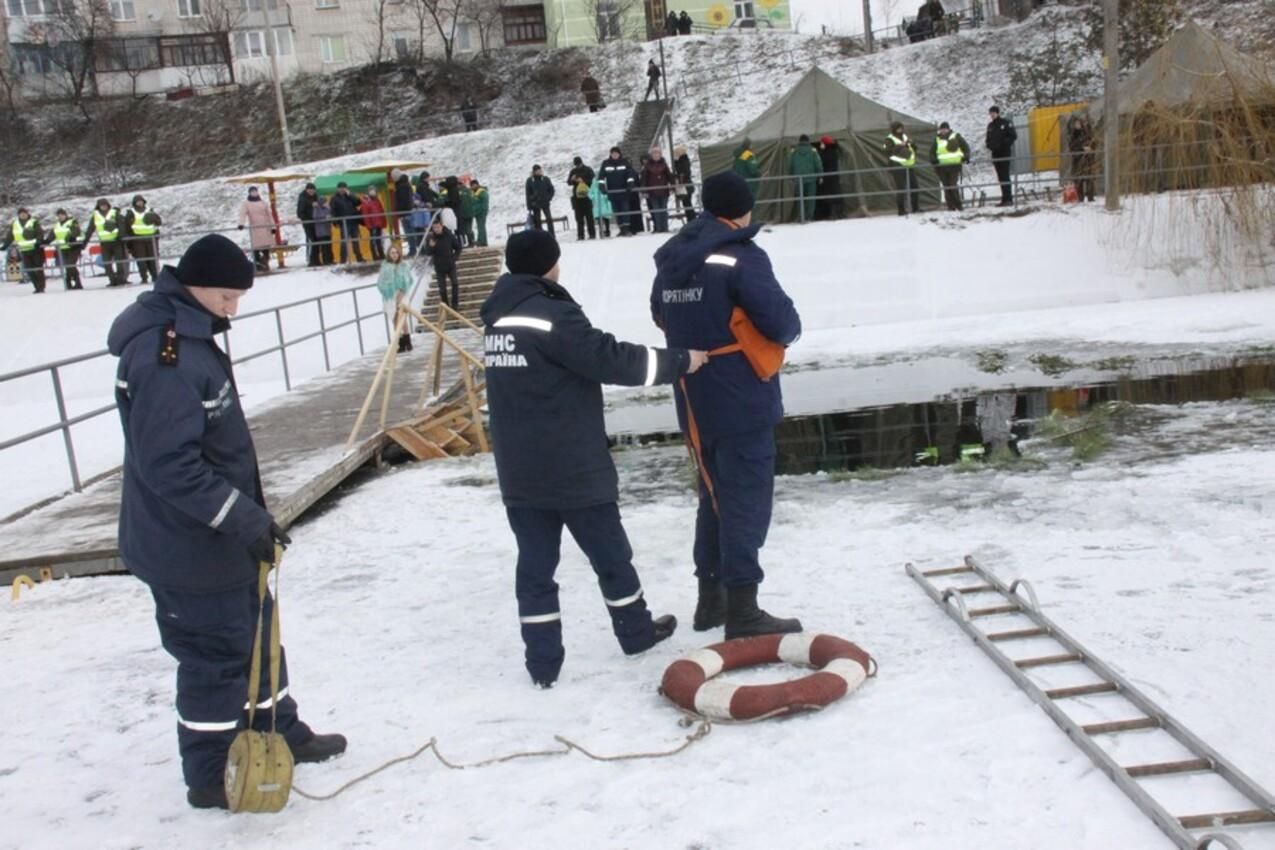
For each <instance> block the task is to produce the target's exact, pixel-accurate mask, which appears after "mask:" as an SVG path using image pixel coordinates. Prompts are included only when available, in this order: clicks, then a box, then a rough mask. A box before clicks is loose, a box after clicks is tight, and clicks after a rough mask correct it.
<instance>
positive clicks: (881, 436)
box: [619, 357, 1275, 474]
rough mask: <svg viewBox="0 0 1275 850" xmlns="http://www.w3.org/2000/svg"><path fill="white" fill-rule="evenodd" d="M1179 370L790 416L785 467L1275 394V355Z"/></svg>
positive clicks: (965, 444)
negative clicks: (1098, 412) (1054, 420)
mask: <svg viewBox="0 0 1275 850" xmlns="http://www.w3.org/2000/svg"><path fill="white" fill-rule="evenodd" d="M1178 365H1179V369H1177V370H1175V369H1174V368H1173V367H1172V366H1169V367H1168V368H1166V366H1165V364H1163V363H1161V364H1158V365H1157V367H1156V368H1157V372H1158V373H1157V374H1153V375H1148V376H1122V377H1116V378H1114V379H1110V380H1103V381H1096V382H1091V383H1078V384H1076V385H1074V386H1065V385H1064V386H1036V387H1011V388H1004V389H997V390H982V391H970V392H968V393H962V392H960V391H954V392H952V393H951V394H949V395H945V396H944V397H942V398H938V399H935V400H933V401H926V402H909V403H899V404H883V405H872V406H869V407H861V408H855V409H834V410H829V411H828V412H823V413H804V412H803V413H801V414H799V415H793V416H789V417H787V418H786V419H784V421H783V422H781V423H780V424H779V425H778V426H777V427H776V429H775V442H776V446H777V449H778V458H777V464H776V471H777V472H778V473H780V474H802V473H810V472H817V471H820V470H825V471H834V470H855V469H861V468H878V469H890V468H898V467H906V466H915V465H939V464H949V463H954V462H956V461H958V460H961V459H962V457H965V458H967V459H977V458H979V457H983V456H986V455H987V454H989V453H990V452H991V451H992V450H993V449H1012V448H1013V447H1015V446H1016V444H1017V440H1018V439H1020V438H1022V437H1024V436H1027V435H1030V434H1031V432H1032V430H1033V423H1034V422H1036V421H1037V420H1040V419H1044V418H1045V417H1048V416H1049V415H1050V414H1051V413H1052V412H1054V411H1059V412H1061V413H1063V414H1083V413H1085V412H1087V411H1089V410H1091V409H1093V408H1094V407H1096V406H1098V405H1102V404H1104V403H1106V402H1114V401H1118V402H1126V403H1129V404H1134V405H1164V404H1168V405H1171V404H1182V403H1185V402H1216V401H1227V400H1231V399H1241V398H1246V397H1250V396H1254V395H1261V394H1264V393H1271V392H1275V359H1273V358H1267V357H1254V358H1227V359H1225V360H1220V361H1214V362H1201V361H1199V360H1198V359H1196V360H1189V361H1183V362H1182V363H1180V364H1178ZM832 395H835V393H833V394H832ZM806 401H807V403H808V401H809V399H807V400H806ZM669 403H670V404H671V402H669ZM1272 415H1273V416H1275V409H1273V411H1272ZM681 439H682V437H681V435H680V434H679V433H675V432H669V431H657V432H653V433H646V434H640V435H634V434H627V435H622V436H621V437H620V439H619V442H621V443H624V444H652V443H655V444H659V443H668V442H681Z"/></svg>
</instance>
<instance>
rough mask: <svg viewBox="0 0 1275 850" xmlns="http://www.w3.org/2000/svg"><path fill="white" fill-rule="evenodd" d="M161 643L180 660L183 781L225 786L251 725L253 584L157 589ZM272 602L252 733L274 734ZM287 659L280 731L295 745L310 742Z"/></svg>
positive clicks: (179, 727)
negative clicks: (239, 741)
mask: <svg viewBox="0 0 1275 850" xmlns="http://www.w3.org/2000/svg"><path fill="white" fill-rule="evenodd" d="M151 595H152V596H154V597H155V620H156V622H158V624H159V638H160V641H161V643H162V644H163V646H164V649H165V650H167V651H168V654H169V655H171V656H173V657H174V658H176V659H177V748H178V750H179V751H180V752H181V757H182V775H183V776H184V777H185V779H186V785H187V786H188V787H190V788H207V787H209V786H212V785H220V784H221V783H222V781H223V779H222V775H223V774H224V773H225V771H226V753H227V751H228V750H229V749H230V742H231V741H232V740H234V737H235V733H237V732H238V731H239V730H241V729H245V728H247V725H248V703H247V696H248V673H249V668H250V665H251V663H252V640H253V636H254V634H255V633H256V629H257V610H258V605H257V586H256V584H255V583H253V584H251V585H245V586H243V587H240V588H235V589H234V590H225V591H219V592H215V593H183V592H180V591H171V590H162V589H160V588H156V587H152V588H151ZM273 606H274V600H273V598H272V597H270V596H269V595H267V596H266V605H265V622H266V635H265V640H264V641H263V642H262V646H261V651H262V657H261V687H260V691H259V693H258V697H257V699H258V702H257V714H256V718H255V722H254V724H253V726H254V728H256V729H258V730H260V731H267V730H269V729H270V615H271V611H272V609H273ZM287 694H288V664H287V657H286V655H285V656H284V658H283V663H282V665H281V667H280V671H279V695H280V699H279V707H278V714H277V718H278V719H277V726H276V729H277V730H278V731H279V732H280V733H281V734H282V735H283V736H284V738H285V739H287V741H288V743H289V744H299V743H301V742H302V741H305V740H306V739H308V738H309V737H310V735H311V734H312V733H311V731H310V728H309V727H308V726H306V725H305V724H304V723H302V722H301V721H300V720H298V719H297V703H296V700H294V699H293V698H292V697H290V696H288V695H287Z"/></svg>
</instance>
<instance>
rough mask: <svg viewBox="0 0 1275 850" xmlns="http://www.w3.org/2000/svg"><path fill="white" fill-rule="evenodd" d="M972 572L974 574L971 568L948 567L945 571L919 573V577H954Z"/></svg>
mask: <svg viewBox="0 0 1275 850" xmlns="http://www.w3.org/2000/svg"><path fill="white" fill-rule="evenodd" d="M972 572H974V568H973V567H970V566H964V567H948V568H947V569H942V570H930V571H928V572H924V573H921V575H923V576H925V577H926V578H933V577H935V576H954V575H956V574H957V573H972Z"/></svg>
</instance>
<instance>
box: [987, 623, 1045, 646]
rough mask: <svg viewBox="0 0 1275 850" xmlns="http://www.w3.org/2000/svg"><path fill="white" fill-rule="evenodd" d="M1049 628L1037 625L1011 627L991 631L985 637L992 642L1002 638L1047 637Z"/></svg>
mask: <svg viewBox="0 0 1275 850" xmlns="http://www.w3.org/2000/svg"><path fill="white" fill-rule="evenodd" d="M1048 636H1049V629H1042V628H1041V627H1039V626H1033V627H1032V628H1030V629H1011V630H1010V631H1007V632H993V633H992V634H990V635H988V636H987V639H988V640H990V641H992V642H993V643H995V642H997V641H1002V640H1024V639H1026V638H1034V637H1048Z"/></svg>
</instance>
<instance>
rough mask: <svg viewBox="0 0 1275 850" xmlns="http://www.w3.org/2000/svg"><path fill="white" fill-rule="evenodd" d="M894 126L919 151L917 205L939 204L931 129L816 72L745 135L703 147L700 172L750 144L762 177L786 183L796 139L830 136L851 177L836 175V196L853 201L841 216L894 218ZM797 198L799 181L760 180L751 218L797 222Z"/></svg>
mask: <svg viewBox="0 0 1275 850" xmlns="http://www.w3.org/2000/svg"><path fill="white" fill-rule="evenodd" d="M895 121H899V122H902V124H903V127H904V129H905V130H906V132H907V134H908V135H909V136H910V137H911V138H912V141H913V143H914V144H915V145H916V150H917V163H918V165H917V168H916V176H917V178H918V184H919V185H920V187H921V189H922V194H921V204H922V207H923V208H926V209H932V208H934V207H935V206H936V205H938V204H939V203H940V197H939V193H938V185H939V184H938V178H937V177H936V176H935V174H934V170H933V169H932V168H930V167H929V161H930V151H931V149H932V148H933V146H934V140H935V135H936V132H937V128H936V126H935V125H934V124H931V123H929V122H927V121H922V120H921V119H919V118H913V117H912V116H911V115H907V114H906V113H903V112H899V111H898V110H896V109H891V108H890V107H888V106H884V105H882V104H880V103H877V102H876V101H873V100H869V99H868V98H866V97H864V96H863V95H861V94H859V93H858V92H855V91H853V90H851V89H849V88H847V87H846V86H844V85H842V84H841V83H840V82H838V81H837V80H835V79H834V78H832V77H831V76H829V75H828V74H826V73H824V72H823V71H822V70H820V69H819V68H818V67H815V68H812V69H810V71H809V72H808V73H807V74H806V75H805V76H804V77H802V78H801V80H800V81H799V82H798V83H797V85H795V86H793V88H792V90H791V91H789V92H788V93H787V94H785V95H784V96H783V97H781V98H780V99H779V100H778V101H776V102H775V103H774V104H772V105H771V106H770V107H769V108H768V109H767V110H766V111H765V112H763V113H762V114H761V115H759V116H757V118H756V119H755V120H754V121H753V122H752V123H751V124H749V125H748V126H747V127H745V128H744V129H743V130H741V131H740V132H738V133H736V134H735V135H734V136H731V137H730V138H728V139H724V140H723V141H721V142H718V143H717V144H713V145H705V146H701V147H700V149H699V156H700V169H701V171H702V173H703V174H704V176H706V177H707V176H710V175H713V174H717V173H720V172H722V171H727V170H729V169H730V168H731V167H732V166H733V165H734V162H735V155H736V152H737V151H738V149H739V146H740V145H741V144H742V143H743V141H744V140H745V139H748V140H749V141H750V142H751V143H752V149H753V153H754V154H755V155H756V157H757V161H758V164H759V165H760V166H761V172H762V177H763V178H779V177H785V176H787V174H788V173H789V172H788V158H789V155H790V154H791V153H792V149H793V147H794V146H795V145H796V144H797V140H798V138H799V137H800V136H802V135H803V134H805V135H807V136H809V137H810V139H811V141H812V142H818V141H819V138H820V137H821V136H832V138H834V139H836V141H837V146H838V148H839V150H840V153H841V170H843V171H853V172H856V173H853V174H842V175H841V191H842V192H843V193H845V194H847V195H849V196H850V197H847V198H845V199H844V203H843V206H844V208H845V209H846V211H847V212H848V213H849V214H851V215H867V214H869V213H884V212H894V211H895V199H894V182H893V180H892V179H891V177H890V173H889V171H888V166H889V159H888V158H887V156H886V154H885V150H884V145H885V139H886V136H887V135H889V133H890V124H891V123H893V122H895ZM796 197H797V184H796V181H794V180H782V179H779V180H774V179H763V180H762V182H761V184H760V188H759V189H758V191H757V208H756V210H755V211H754V213H753V215H754V217H755V218H757V219H759V220H761V221H796V220H798V217H799V213H798V209H797V203H796Z"/></svg>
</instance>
